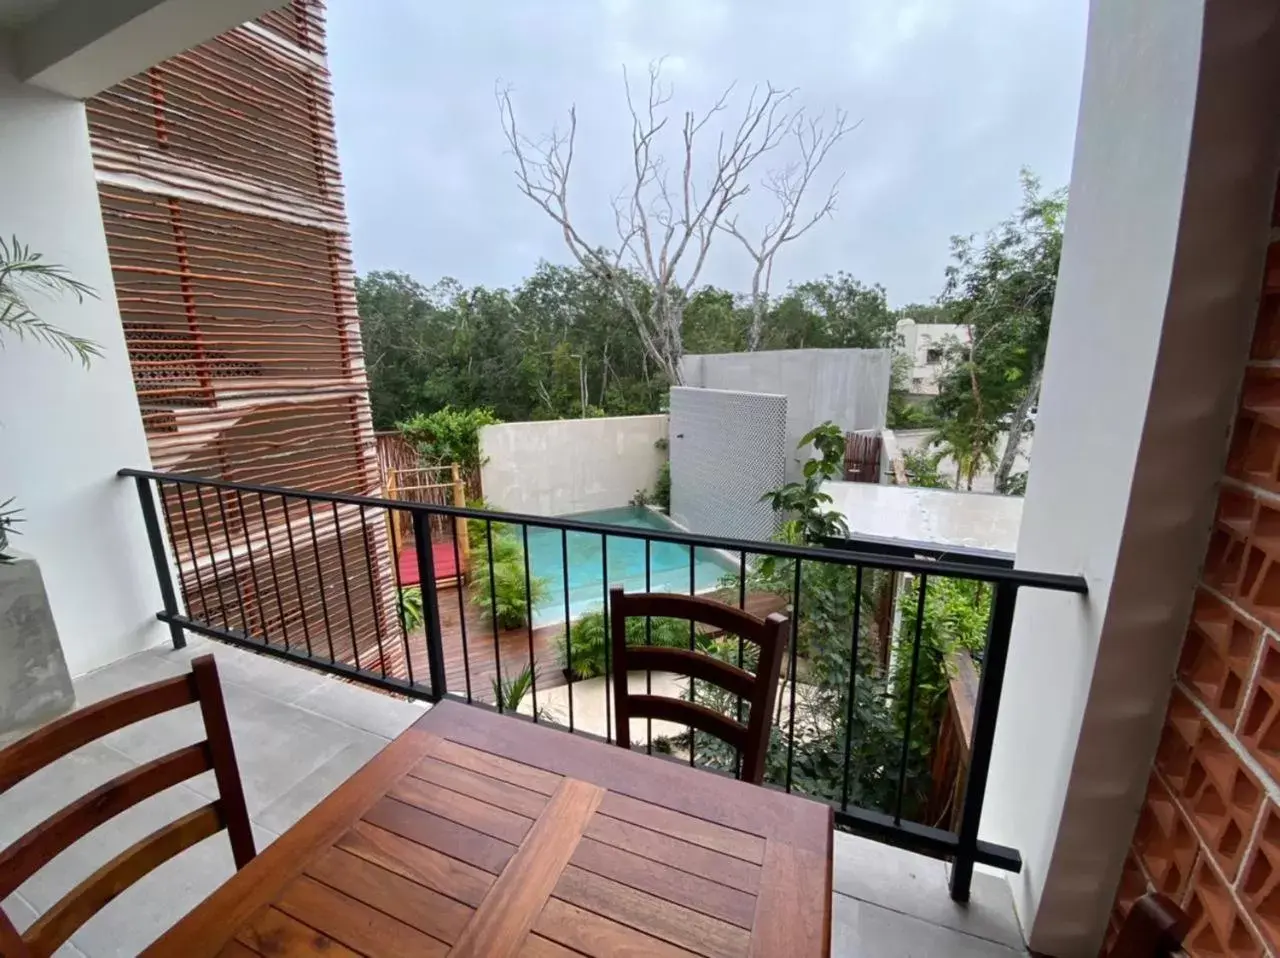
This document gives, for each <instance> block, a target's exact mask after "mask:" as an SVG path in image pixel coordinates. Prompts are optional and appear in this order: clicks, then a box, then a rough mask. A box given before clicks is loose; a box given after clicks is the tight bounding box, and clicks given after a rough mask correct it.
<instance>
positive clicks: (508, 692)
mask: <svg viewBox="0 0 1280 958" xmlns="http://www.w3.org/2000/svg"><path fill="white" fill-rule="evenodd" d="M492 685H493V700H494V702H495V703H498V702H500V703H502V708H503V709H504V710H505V711H508V712H515V711H517V710H518V709H519V708H520V703H521V702H523V701H524V697H525V696H526V695H528V694H529V689H531V688H533V667H532V666H529V665H526V666H525V667H524V668H523V669H521V670H520V674H519V675H517V676H516V677H515V678H513V679H508V678H506V677H505V676H503V675H501V674H500V675H498V676H497V677H495V678H494V679H493V680H492ZM540 711H541V710H540Z"/></svg>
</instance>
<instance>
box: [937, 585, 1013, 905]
mask: <svg viewBox="0 0 1280 958" xmlns="http://www.w3.org/2000/svg"><path fill="white" fill-rule="evenodd" d="M993 587H994V589H995V595H994V596H993V598H992V600H991V625H990V628H989V629H988V632H987V648H986V653H985V654H984V656H983V659H982V673H981V677H980V678H979V680H978V702H977V705H976V707H975V709H974V719H973V744H972V746H971V751H970V757H969V778H968V781H967V782H966V783H965V788H964V808H963V809H962V811H961V813H960V831H959V833H958V837H959V845H958V847H957V848H956V859H955V864H954V865H953V866H952V869H951V898H952V900H953V901H959V902H966V901H968V900H969V886H970V884H971V883H972V881H973V866H974V861H975V856H976V854H977V851H978V824H979V822H980V821H981V820H982V802H983V800H984V799H985V798H986V794H987V773H988V771H990V769H991V745H992V743H993V741H994V740H995V735H996V717H997V716H998V715H999V713H1000V692H1001V689H1002V688H1003V686H1004V670H1005V665H1006V664H1007V663H1008V661H1009V634H1010V632H1011V631H1012V629H1013V609H1014V605H1015V604H1016V603H1017V601H1018V586H1017V585H1016V584H1013V583H1009V582H997V583H995V585H994V586H993Z"/></svg>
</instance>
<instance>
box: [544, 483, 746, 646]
mask: <svg viewBox="0 0 1280 958" xmlns="http://www.w3.org/2000/svg"><path fill="white" fill-rule="evenodd" d="M561 518H565V519H577V520H580V521H582V522H600V523H604V524H605V525H611V526H625V527H628V528H632V529H652V530H654V531H658V532H671V531H673V530H678V528H679V527H677V526H676V525H675V524H674V523H672V522H671V521H670V520H668V519H667V518H666V517H664V516H662V515H661V514H659V513H656V512H654V511H653V510H652V509H646V508H644V507H642V506H626V507H624V508H621V509H602V510H598V511H595V512H581V513H577V514H575V515H572V516H562V517H561ZM565 535H566V542H565V545H567V547H568V559H569V619H570V621H572V620H573V619H576V618H578V617H579V616H581V615H582V614H583V613H585V612H589V611H591V610H592V609H599V608H601V607H602V606H603V605H604V596H605V592H606V591H607V589H608V587H609V586H615V585H620V586H622V587H623V588H625V589H626V590H627V591H628V592H643V591H644V589H645V569H644V542H643V540H640V539H628V538H623V537H620V536H598V535H595V534H594V533H589V532H568V533H566V534H565ZM560 537H561V530H559V529H542V528H538V527H536V526H530V527H529V569H530V572H531V573H532V574H533V575H535V576H538V577H540V578H543V579H546V580H547V592H546V596H545V597H544V598H543V600H542V601H541V602H539V603H538V604H537V605H536V606H534V609H533V624H534V625H539V626H540V625H551V624H554V623H556V622H564V619H565V614H564V605H565V602H564V557H563V553H562V544H561V538H560ZM602 539H608V550H609V551H608V559H609V581H608V583H607V584H606V583H605V582H604V580H603V578H602V563H601V552H602V551H603V549H602V542H601V540H602ZM737 569H738V567H737V564H736V563H734V562H731V561H730V560H729V559H728V558H726V557H725V556H724V555H722V554H721V553H719V552H716V551H714V550H712V549H697V550H696V555H695V556H694V561H693V578H694V586H695V590H696V591H699V592H701V591H703V590H705V589H711V588H714V587H715V586H716V584H717V583H719V581H720V580H721V579H722V578H723V577H724V576H725V575H727V574H734V573H736V572H737ZM649 589H650V591H652V592H684V593H686V594H687V593H688V592H689V547H688V546H683V545H678V544H676V543H674V542H654V543H652V544H651V546H650V552H649Z"/></svg>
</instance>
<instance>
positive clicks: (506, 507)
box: [480, 416, 667, 516]
mask: <svg viewBox="0 0 1280 958" xmlns="http://www.w3.org/2000/svg"><path fill="white" fill-rule="evenodd" d="M666 438H667V417H666V416H615V417H611V418H606V419H556V420H550V421H547V422H508V423H503V424H501V425H498V426H485V427H484V428H483V429H481V430H480V454H481V456H483V457H484V459H485V460H486V462H485V464H484V465H483V466H482V467H481V470H480V475H481V482H482V484H483V486H484V496H485V499H486V500H487V501H488V503H489V505H490V506H491V507H492V508H494V509H500V510H502V511H504V512H524V513H532V514H533V515H539V516H563V515H569V514H571V513H574V512H588V511H590V510H593V509H612V508H615V507H617V506H625V505H627V503H629V502H630V501H631V498H632V497H633V496H634V495H635V494H636V492H637V490H640V489H649V490H652V489H653V484H654V481H655V480H656V479H657V478H658V470H659V469H660V468H661V467H662V463H663V461H664V460H665V459H666V458H667V454H666V453H665V452H663V451H662V450H660V449H658V448H657V447H656V445H655V444H656V443H657V442H658V440H660V439H666Z"/></svg>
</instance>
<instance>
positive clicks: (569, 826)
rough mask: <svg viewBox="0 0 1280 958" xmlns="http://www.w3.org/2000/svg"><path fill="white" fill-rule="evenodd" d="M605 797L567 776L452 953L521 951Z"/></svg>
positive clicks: (500, 957) (499, 955)
mask: <svg viewBox="0 0 1280 958" xmlns="http://www.w3.org/2000/svg"><path fill="white" fill-rule="evenodd" d="M602 796H603V792H601V790H600V789H599V788H597V787H596V786H594V785H590V784H588V783H587V782H579V781H575V780H573V779H567V780H565V781H564V782H563V783H562V784H561V786H560V788H558V789H557V790H556V793H555V795H553V796H551V802H550V804H548V805H547V810H546V811H545V812H544V813H543V815H542V817H541V818H539V819H538V821H537V823H536V824H535V825H534V827H533V829H532V831H530V833H529V837H528V840H527V841H526V842H525V843H524V844H523V845H521V846H520V850H519V851H518V852H516V854H515V857H514V858H512V859H511V863H510V864H509V865H508V866H507V868H506V870H505V871H503V873H502V874H501V875H500V876H498V880H497V881H496V882H494V885H493V890H492V891H490V892H489V895H488V897H486V898H485V900H484V902H483V903H482V904H481V905H480V907H479V908H478V909H476V915H475V920H474V921H472V923H471V924H470V925H468V926H467V929H466V931H464V932H463V934H462V937H461V938H460V939H459V940H458V943H457V945H456V946H455V948H454V950H453V952H452V954H453V955H454V956H455V958H504V956H514V955H516V954H518V953H519V951H520V948H521V946H522V945H523V944H524V939H525V936H526V935H527V934H528V932H529V929H530V928H531V927H532V925H533V923H534V920H535V919H536V918H537V917H538V913H539V912H540V911H541V909H542V906H543V905H544V903H545V902H546V900H547V896H548V895H549V894H550V893H551V889H552V888H554V887H555V884H556V881H557V880H558V879H559V877H560V874H561V872H562V871H563V869H564V866H565V863H566V862H568V860H569V858H570V856H572V855H573V851H574V847H575V846H576V845H577V843H578V839H579V838H580V837H581V835H582V831H583V829H584V828H585V827H586V824H587V821H588V820H589V819H590V818H591V816H592V815H593V814H594V812H595V810H596V806H598V805H599V804H600V799H601V797H602Z"/></svg>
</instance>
